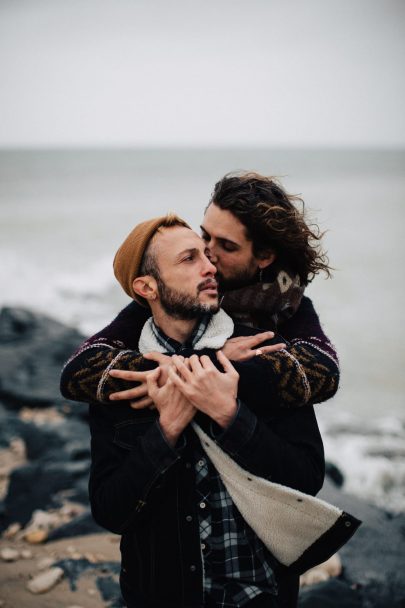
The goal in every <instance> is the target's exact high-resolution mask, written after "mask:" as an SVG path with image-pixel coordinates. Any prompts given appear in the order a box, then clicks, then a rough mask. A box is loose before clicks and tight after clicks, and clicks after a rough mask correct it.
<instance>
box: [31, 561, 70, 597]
mask: <svg viewBox="0 0 405 608" xmlns="http://www.w3.org/2000/svg"><path fill="white" fill-rule="evenodd" d="M62 578H63V570H62V568H58V567H54V568H50V569H49V570H46V571H45V572H42V573H41V574H38V575H37V576H35V577H34V578H33V579H32V580H30V581H29V582H28V583H27V589H28V590H29V591H31V593H34V594H37V593H45V592H46V591H49V590H50V589H52V587H55V585H57V583H59V581H60V580H62Z"/></svg>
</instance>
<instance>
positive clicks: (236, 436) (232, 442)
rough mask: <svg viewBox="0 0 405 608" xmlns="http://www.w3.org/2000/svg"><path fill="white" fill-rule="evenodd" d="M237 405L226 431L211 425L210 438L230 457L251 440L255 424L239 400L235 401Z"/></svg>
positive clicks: (248, 411) (253, 417)
mask: <svg viewBox="0 0 405 608" xmlns="http://www.w3.org/2000/svg"><path fill="white" fill-rule="evenodd" d="M237 404H238V409H237V411H236V414H235V416H234V418H233V420H232V422H231V423H230V424H229V426H227V427H226V429H222V428H221V427H220V426H219V425H217V424H216V423H215V422H213V423H211V433H212V437H213V438H214V439H215V441H216V443H217V444H218V445H219V446H220V447H221V448H222V449H224V450H225V451H226V452H228V454H231V455H236V454H237V453H238V451H239V450H240V449H241V448H242V447H243V446H244V445H245V444H246V443H247V442H248V441H249V440H250V439H251V437H252V435H253V433H254V431H255V428H256V424H257V418H256V416H255V414H253V412H251V411H250V410H249V408H248V407H246V405H245V404H244V403H243V402H242V401H241V400H240V399H238V400H237Z"/></svg>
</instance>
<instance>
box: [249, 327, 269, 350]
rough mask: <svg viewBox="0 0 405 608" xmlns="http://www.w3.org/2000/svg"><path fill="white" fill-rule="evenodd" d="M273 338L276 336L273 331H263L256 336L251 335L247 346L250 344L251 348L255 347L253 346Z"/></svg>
mask: <svg viewBox="0 0 405 608" xmlns="http://www.w3.org/2000/svg"><path fill="white" fill-rule="evenodd" d="M271 338H274V332H273V331H263V332H262V333H260V334H256V335H255V336H249V337H248V340H246V344H245V346H249V347H250V348H253V347H255V346H257V345H258V344H261V343H262V342H265V341H266V340H270V339H271Z"/></svg>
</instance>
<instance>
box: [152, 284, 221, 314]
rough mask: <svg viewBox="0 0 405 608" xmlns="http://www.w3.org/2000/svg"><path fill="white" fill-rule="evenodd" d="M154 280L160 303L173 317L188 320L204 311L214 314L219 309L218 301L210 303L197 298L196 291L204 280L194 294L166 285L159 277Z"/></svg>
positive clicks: (198, 290)
mask: <svg viewBox="0 0 405 608" xmlns="http://www.w3.org/2000/svg"><path fill="white" fill-rule="evenodd" d="M156 282H157V284H158V290H159V299H160V304H161V306H162V308H163V310H164V311H165V312H166V314H168V315H169V316H170V317H173V318H174V319H179V320H182V321H189V320H191V319H197V318H198V317H199V316H200V315H202V314H205V313H211V314H215V313H216V312H218V310H219V303H218V301H217V302H215V303H212V304H209V303H207V304H203V303H201V302H200V301H199V300H198V293H199V292H200V290H201V287H202V286H203V285H204V283H205V281H204V282H203V283H201V284H200V285H198V286H197V294H196V295H195V296H191V295H189V294H185V293H182V292H181V291H178V290H177V289H172V288H171V287H168V286H167V285H165V284H164V283H163V281H162V279H161V278H158V279H156Z"/></svg>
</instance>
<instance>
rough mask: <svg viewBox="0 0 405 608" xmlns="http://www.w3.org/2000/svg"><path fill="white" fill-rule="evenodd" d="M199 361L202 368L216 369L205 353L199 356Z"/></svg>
mask: <svg viewBox="0 0 405 608" xmlns="http://www.w3.org/2000/svg"><path fill="white" fill-rule="evenodd" d="M200 363H201V366H202V367H203V368H204V369H212V368H214V369H216V368H215V365H214V364H213V362H212V361H211V359H210V358H209V357H208V356H207V355H202V357H200Z"/></svg>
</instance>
